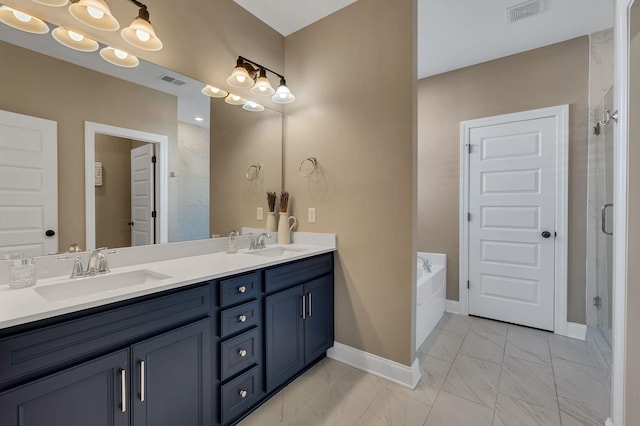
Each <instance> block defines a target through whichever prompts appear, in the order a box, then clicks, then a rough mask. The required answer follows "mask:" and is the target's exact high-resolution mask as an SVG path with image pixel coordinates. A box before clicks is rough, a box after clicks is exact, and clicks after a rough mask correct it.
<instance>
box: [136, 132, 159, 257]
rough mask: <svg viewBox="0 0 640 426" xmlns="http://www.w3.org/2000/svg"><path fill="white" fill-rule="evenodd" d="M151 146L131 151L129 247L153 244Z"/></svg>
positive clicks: (153, 183) (147, 145)
mask: <svg viewBox="0 0 640 426" xmlns="http://www.w3.org/2000/svg"><path fill="white" fill-rule="evenodd" d="M152 159H153V144H152V143H148V144H146V145H143V146H141V147H139V148H134V149H132V150H131V222H132V223H133V224H132V225H131V246H132V247H135V246H144V245H148V244H154V243H155V241H154V228H155V226H154V220H153V217H152V214H154V209H153V206H154V188H155V186H154V185H155V180H154V173H153V164H152Z"/></svg>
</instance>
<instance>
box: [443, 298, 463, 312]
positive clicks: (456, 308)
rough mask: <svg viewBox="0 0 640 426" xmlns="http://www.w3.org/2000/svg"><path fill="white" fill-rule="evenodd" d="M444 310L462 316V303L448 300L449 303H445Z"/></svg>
mask: <svg viewBox="0 0 640 426" xmlns="http://www.w3.org/2000/svg"><path fill="white" fill-rule="evenodd" d="M444 310H445V311H446V312H449V313H450V314H458V315H462V314H461V313H460V302H459V301H457V300H450V299H447V301H446V302H445V307H444Z"/></svg>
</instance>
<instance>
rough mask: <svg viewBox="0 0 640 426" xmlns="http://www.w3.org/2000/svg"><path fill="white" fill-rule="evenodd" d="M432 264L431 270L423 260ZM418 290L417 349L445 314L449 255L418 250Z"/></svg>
mask: <svg viewBox="0 0 640 426" xmlns="http://www.w3.org/2000/svg"><path fill="white" fill-rule="evenodd" d="M427 259H428V261H429V263H430V264H431V272H427V271H426V270H425V269H424V267H423V261H425V260H427ZM417 264H418V271H417V275H416V277H417V279H416V284H417V291H416V349H418V348H419V347H420V346H421V345H422V344H423V343H424V341H425V339H426V338H427V336H428V335H429V333H431V331H432V330H433V329H434V328H435V326H436V324H437V323H438V321H440V318H441V317H442V315H443V314H444V307H445V299H446V283H447V255H446V254H439V253H425V252H418V260H417Z"/></svg>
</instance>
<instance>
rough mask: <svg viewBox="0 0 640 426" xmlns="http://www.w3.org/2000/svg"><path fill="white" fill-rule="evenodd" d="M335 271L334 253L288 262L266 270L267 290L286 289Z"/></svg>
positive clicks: (268, 291)
mask: <svg viewBox="0 0 640 426" xmlns="http://www.w3.org/2000/svg"><path fill="white" fill-rule="evenodd" d="M332 271H333V253H327V254H322V255H320V256H316V257H312V258H311V259H305V260H301V261H299V262H293V263H288V264H286V265H283V266H277V267H275V268H272V269H268V270H267V271H265V292H266V293H270V292H273V291H277V290H281V289H285V288H287V287H291V286H292V285H295V284H299V283H302V282H305V281H309V280H312V279H314V278H317V277H319V276H321V275H324V274H328V273H330V272H332Z"/></svg>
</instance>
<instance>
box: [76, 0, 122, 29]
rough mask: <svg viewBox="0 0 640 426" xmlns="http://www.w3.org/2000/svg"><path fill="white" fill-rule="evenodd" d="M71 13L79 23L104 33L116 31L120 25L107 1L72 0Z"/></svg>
mask: <svg viewBox="0 0 640 426" xmlns="http://www.w3.org/2000/svg"><path fill="white" fill-rule="evenodd" d="M69 13H70V14H71V15H72V16H73V17H74V18H76V19H77V20H78V21H80V22H82V23H83V24H86V25H88V26H90V27H93V28H96V29H98V30H104V31H115V30H117V29H118V28H120V24H119V23H118V21H117V20H116V18H114V17H113V15H112V14H111V10H110V9H109V6H108V5H107V2H106V1H105V0H71V5H70V6H69Z"/></svg>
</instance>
